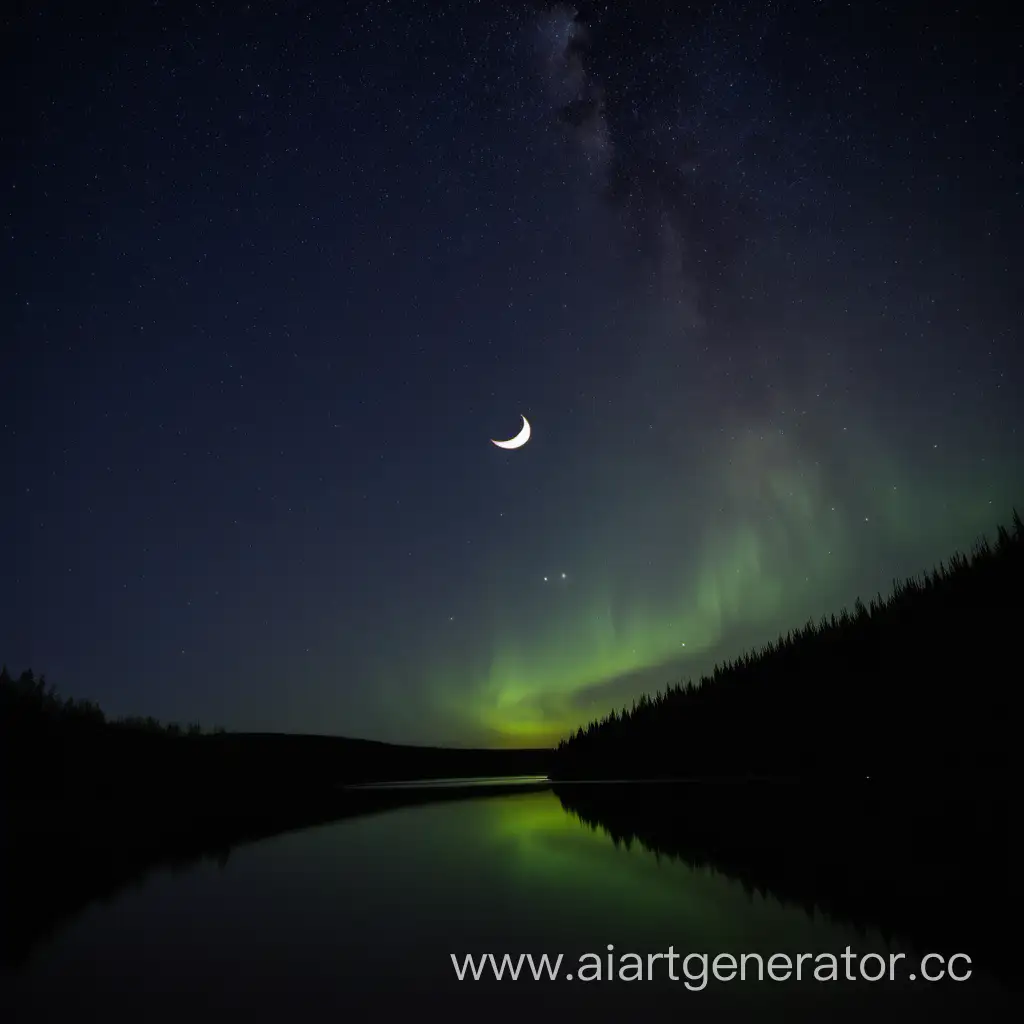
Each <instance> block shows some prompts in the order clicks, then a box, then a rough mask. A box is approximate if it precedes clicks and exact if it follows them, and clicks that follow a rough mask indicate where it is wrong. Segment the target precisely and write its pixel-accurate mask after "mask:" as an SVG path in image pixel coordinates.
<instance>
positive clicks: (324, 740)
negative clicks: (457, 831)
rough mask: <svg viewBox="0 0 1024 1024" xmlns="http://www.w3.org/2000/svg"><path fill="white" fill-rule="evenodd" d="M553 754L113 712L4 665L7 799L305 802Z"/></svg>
mask: <svg viewBox="0 0 1024 1024" xmlns="http://www.w3.org/2000/svg"><path fill="white" fill-rule="evenodd" d="M552 754H553V751H552V750H550V749H549V750H472V749H455V748H452V749H447V748H440V747H414V746H402V745H400V744H391V743H380V742H376V741H373V740H359V739H350V738H348V737H343V736H310V735H288V734H284V733H243V732H228V731H225V730H224V729H223V728H221V727H217V728H214V729H212V730H206V729H203V728H202V727H201V726H200V725H199V724H198V723H195V724H192V725H188V726H180V725H177V724H169V725H164V724H162V723H160V722H159V721H157V720H156V719H155V718H119V719H108V718H107V716H106V715H105V714H104V713H103V711H102V709H101V708H100V707H99V706H98V705H97V704H95V703H93V702H92V701H85V700H75V699H71V698H62V697H61V696H59V695H58V693H57V692H56V690H55V689H54V688H53V687H52V686H49V685H48V684H47V682H46V680H45V677H43V676H39V677H37V676H36V675H35V674H34V673H33V672H32V671H31V670H26V671H24V672H22V673H21V674H20V675H19V676H18V677H17V678H14V677H12V675H11V674H10V673H9V672H8V671H7V670H6V669H4V670H3V671H2V672H0V798H5V797H6V798H7V799H15V800H18V801H21V802H24V801H25V800H36V799H38V798H43V799H47V800H49V799H51V798H62V797H70V798H72V799H74V800H82V799H83V798H88V797H102V798H107V797H113V798H115V799H116V798H123V797H126V796H132V797H133V798H139V797H141V798H142V799H144V800H146V801H147V802H150V803H152V802H154V801H156V804H155V806H164V805H162V804H160V802H159V801H158V799H157V798H159V797H166V798H173V799H174V800H176V801H178V800H179V799H184V800H185V801H186V802H187V803H188V805H189V806H190V807H199V806H202V807H203V808H205V809H206V810H212V811H215V812H216V813H217V814H228V813H230V812H231V809H232V808H233V807H235V806H236V805H237V803H238V801H240V800H242V801H248V800H249V799H250V795H251V794H254V793H258V794H260V799H263V800H266V799H268V798H270V797H271V796H273V797H275V798H280V799H284V800H287V801H291V802H294V801H296V800H297V799H298V795H299V794H300V793H301V794H305V795H309V794H312V793H320V794H330V793H333V792H334V791H335V790H336V789H337V787H338V786H339V785H344V784H349V783H364V782H386V781H401V780H406V779H439V778H457V777H459V778H469V777H477V776H479V777H497V776H515V775H545V774H546V773H547V770H548V764H549V761H550V758H551V756H552ZM179 807H180V803H179Z"/></svg>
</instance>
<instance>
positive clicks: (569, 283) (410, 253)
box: [0, 0, 1024, 746]
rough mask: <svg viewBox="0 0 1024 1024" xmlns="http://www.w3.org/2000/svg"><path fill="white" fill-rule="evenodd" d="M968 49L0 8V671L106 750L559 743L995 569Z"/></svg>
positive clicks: (975, 130)
mask: <svg viewBox="0 0 1024 1024" xmlns="http://www.w3.org/2000/svg"><path fill="white" fill-rule="evenodd" d="M997 11H998V8H997V7H996V6H995V5H994V4H993V5H990V6H987V5H986V4H985V3H982V4H981V5H971V6H970V7H965V8H963V9H962V10H959V11H957V10H955V9H954V8H953V7H952V6H951V5H942V4H938V5H937V4H933V3H927V4H925V3H920V4H918V3H914V2H910V3H901V4H896V5H889V4H885V3H878V4H846V3H832V2H817V3H806V2H795V3H787V4H777V5H773V4H752V5H730V4H727V3H715V4H695V5H680V4H669V3H664V4H660V3H655V2H651V3H644V4H611V3H606V4H596V5H591V4H584V3H581V4H580V5H579V6H578V7H577V8H572V7H569V6H565V5H562V4H551V3H545V2H540V0H538V2H535V3H515V4H508V3H497V2H495V3H490V2H487V3H485V2H468V0H454V2H451V3H447V4H439V3H436V2H433V0H424V2H421V3H413V2H400V0H394V2H391V3H367V4H364V5H357V4H316V3H307V2H303V3H299V2H295V0H279V2H275V3H273V4H270V3H267V4H259V3H250V4H244V5H243V4H235V3H225V4H220V3H217V4H186V3H170V2H164V3H161V2H156V3H151V4H139V3H132V4H123V5H111V4H105V3H102V2H99V3H95V4H60V3H55V4H46V5H43V4H35V3H26V4H21V5H18V6H17V7H16V8H15V11H14V13H11V12H8V13H7V14H5V15H3V17H4V19H5V22H4V24H3V28H2V31H0V39H2V40H3V42H2V43H0V46H2V56H0V68H3V70H2V72H0V77H2V79H3V85H4V94H5V95H6V96H7V97H8V106H7V112H6V116H5V125H4V131H3V154H4V156H3V160H2V161H0V170H2V179H0V187H2V190H3V206H2V211H0V212H2V223H3V239H4V245H3V250H4V256H3V259H4V266H3V277H4V284H5V287H4V288H3V289H2V291H0V301H2V303H3V311H4V315H3V320H2V321H0V323H2V324H3V328H2V331H3V334H4V336H5V340H4V341H3V344H2V357H0V380H2V383H3V391H2V400H0V465H2V466H3V484H2V489H0V496H2V497H0V536H2V538H3V541H4V543H3V544H2V546H0V582H2V586H0V660H2V661H6V662H7V664H8V665H9V666H10V668H11V669H12V670H14V671H20V670H21V669H22V668H25V667H28V666H31V667H32V668H33V669H34V670H35V671H36V672H37V673H39V672H43V673H45V674H46V677H47V679H48V680H49V681H50V682H51V683H53V684H54V685H55V686H57V688H58V689H59V690H60V691H61V692H62V693H64V694H66V695H71V696H77V697H85V698H90V699H94V700H96V701H98V702H99V703H100V704H101V705H102V706H103V707H104V709H105V710H106V711H107V712H108V714H113V715H124V714H142V715H150V714H151V715H155V716H157V717H159V718H161V719H165V720H176V721H194V720H198V721H200V722H202V723H204V724H205V725H210V726H212V725H216V724H220V725H224V726H226V727H227V728H230V729H258V730H275V731H277V730H287V731H299V732H319V733H334V734H340V735H351V736H363V737H369V738H373V739H383V740H390V741H399V742H417V743H419V742H423V743H444V744H457V745H498V746H529V745H535V744H541V743H544V744H546V743H554V742H556V741H557V740H558V738H559V737H561V736H563V735H566V734H567V733H568V732H569V731H570V730H574V729H575V728H576V727H577V726H578V725H580V724H582V723H584V722H586V721H587V720H589V719H590V718H592V717H595V716H597V715H603V714H605V713H606V712H607V711H609V710H610V709H611V708H612V707H613V706H615V707H621V706H622V705H623V704H627V703H629V702H631V701H632V699H633V697H634V696H636V695H638V694H640V693H642V692H645V691H648V692H649V691H653V690H657V689H661V688H663V687H664V686H665V685H666V684H671V683H674V682H677V681H680V680H685V679H687V678H690V677H694V678H696V677H698V676H699V675H700V674H701V673H702V672H703V671H705V670H707V669H709V668H710V667H712V666H713V664H714V663H715V662H716V661H720V660H722V659H725V658H731V657H734V656H735V655H737V654H739V653H741V652H743V651H744V650H746V649H748V648H749V647H750V646H751V645H755V644H760V643H763V642H764V641H766V640H768V639H771V638H773V637H775V636H777V635H778V633H779V632H780V630H781V631H785V630H787V629H789V628H790V627H793V626H797V625H800V624H802V623H803V622H804V621H806V619H807V618H808V617H809V616H814V617H815V618H817V617H818V616H820V615H821V614H822V613H825V612H832V611H837V610H838V609H839V608H841V607H842V606H843V605H847V606H850V605H852V603H853V600H854V598H855V597H857V596H858V595H860V596H863V597H864V598H865V599H867V598H870V597H871V596H874V595H875V594H876V593H877V592H878V591H882V592H883V593H884V592H887V591H888V589H889V587H890V586H891V583H892V580H893V578H894V577H898V576H904V575H906V574H912V573H917V572H919V571H921V570H924V569H926V568H930V567H931V566H932V565H934V564H935V563H936V562H937V561H938V560H939V559H941V558H944V557H946V556H947V555H948V554H949V553H950V552H951V551H952V550H954V549H956V548H963V547H967V546H969V545H970V544H971V543H972V542H973V540H974V539H975V538H976V537H977V536H978V535H979V534H981V533H982V532H986V531H987V532H992V531H994V528H995V526H996V525H997V524H999V523H1001V522H1006V521H1007V520H1008V519H1009V516H1010V514H1011V512H1012V509H1013V507H1014V505H1015V504H1016V505H1018V506H1020V505H1021V502H1020V499H1021V493H1022V488H1021V486H1020V485H1021V482H1022V481H1024V474H1022V473H1021V469H1022V462H1024V455H1022V447H1021V426H1022V422H1021V421H1022V413H1021V410H1020V408H1019V407H1018V406H1017V402H1016V401H1015V399H1016V398H1017V396H1019V393H1020V390H1021V385H1022V382H1024V355H1022V351H1024V349H1022V346H1021V344H1020V323H1021V321H1020V298H1019V295H1018V294H1016V291H1017V290H1018V288H1019V282H1020V280H1021V259H1020V239H1021V237H1022V234H1024V216H1022V212H1021V210H1022V207H1021V185H1022V157H1024V147H1022V145H1021V135H1020V134H1019V127H1017V126H1019V125H1020V124H1021V123H1024V103H1022V95H1021V84H1020V77H1019V66H1020V58H1021V43H1020V34H1019V30H1018V29H1017V28H1015V26H1014V25H1013V24H1012V23H1011V22H1010V21H1009V20H1007V21H1006V22H1005V23H1003V22H1001V21H1000V17H1001V16H1000V15H999V14H998V13H997ZM1005 17H1006V18H1007V19H1009V18H1010V17H1011V15H1009V14H1007V15H1006V16H1005ZM1015 282H1016V284H1017V286H1018V288H1015ZM521 415H525V416H527V417H528V419H529V420H530V423H531V425H532V428H533V436H532V438H531V439H530V441H529V442H528V444H526V445H525V446H524V447H522V448H520V449H518V450H514V451H506V450H501V449H499V448H497V447H495V446H494V445H493V444H491V439H501V438H507V437H511V436H512V435H514V434H515V433H516V432H517V430H518V429H519V426H520V424H521V419H520V416H521Z"/></svg>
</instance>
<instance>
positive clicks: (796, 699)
mask: <svg viewBox="0 0 1024 1024" xmlns="http://www.w3.org/2000/svg"><path fill="white" fill-rule="evenodd" d="M1022 613H1024V523H1022V522H1021V518H1020V516H1019V515H1018V514H1017V513H1016V512H1014V514H1013V520H1012V530H1008V529H1006V528H1005V527H999V529H998V532H997V535H996V541H995V543H994V544H991V543H990V542H989V541H988V539H982V540H981V541H980V542H979V543H978V544H976V545H975V547H974V549H973V551H972V553H971V555H970V556H965V555H963V554H961V553H957V554H954V555H953V556H952V557H951V558H950V559H949V560H948V561H947V562H946V563H944V564H940V565H939V566H938V567H937V568H936V569H935V570H934V571H933V572H931V573H930V574H926V575H923V576H921V577H919V578H911V579H906V580H904V581H902V582H899V581H897V582H895V583H894V586H893V590H892V593H891V595H890V596H889V597H888V598H883V597H882V595H881V594H879V595H878V596H877V597H876V598H875V599H873V600H872V601H871V602H870V603H869V604H867V605H865V604H864V603H863V601H861V600H860V599H859V598H858V599H857V601H856V603H855V604H854V607H853V610H852V611H848V610H847V609H843V610H842V611H841V612H840V613H839V614H838V615H835V614H833V615H831V616H826V617H823V618H822V619H821V620H820V621H818V622H813V621H811V622H808V623H807V624H806V625H805V626H804V627H803V628H802V629H798V630H795V631H791V632H790V633H788V634H786V635H785V636H780V637H779V638H778V640H776V641H775V642H772V643H768V644H766V645H765V646H764V647H762V648H761V649H760V650H757V651H753V652H750V653H748V654H745V655H743V656H742V657H740V658H738V659H737V660H735V661H733V662H728V663H725V664H723V665H719V666H716V668H715V669H714V671H713V673H712V674H711V675H710V676H704V677H702V678H701V679H700V681H699V682H697V683H694V682H692V681H690V682H688V683H686V684H685V685H683V684H679V685H676V686H672V687H669V688H667V689H666V690H665V691H664V692H662V693H658V694H656V695H654V696H652V697H648V696H646V695H645V696H643V697H641V698H640V699H639V700H637V701H635V702H634V703H633V706H632V707H631V708H623V709H622V711H621V712H618V711H612V712H611V713H610V714H609V715H608V716H606V717H605V718H603V719H601V720H598V721H594V722H591V723H590V724H589V725H587V726H586V727H585V728H580V729H579V730H578V731H577V732H576V734H575V735H573V736H571V737H569V738H568V739H566V740H563V741H562V742H561V743H560V744H559V746H558V749H557V751H556V754H555V758H554V762H553V770H552V773H551V775H552V778H562V779H582V778H605V779H607V778H627V779H628V778H632V779H637V778H693V777H705V778H706V777H722V778H726V777H737V776H739V777H795V778H800V777H813V776H819V775H821V774H828V775H836V776H850V777H858V776H859V777H863V776H865V775H886V774H912V775H919V774H922V773H932V774H934V773H952V774H958V775H987V776H991V775H992V773H1000V772H1004V771H1006V770H1007V769H1008V768H1009V751H1010V740H1011V736H1010V729H1011V727H1012V719H1011V715H1010V709H1011V707H1012V706H1013V705H1014V704H1015V703H1016V701H1015V700H1014V698H1015V696H1016V694H1015V692H1014V691H1015V690H1016V689H1017V688H1018V687H1019V685H1020V682H1019V681H1020V679H1021V678H1022V672H1021V662H1022V656H1021V650H1020V640H1019V637H1020V631H1021V629H1022V627H1024V614H1022Z"/></svg>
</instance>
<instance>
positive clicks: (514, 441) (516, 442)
mask: <svg viewBox="0 0 1024 1024" xmlns="http://www.w3.org/2000/svg"><path fill="white" fill-rule="evenodd" d="M519 415H520V416H523V414H522V413H520V414H519ZM529 440H530V421H529V420H528V419H527V418H526V417H525V416H523V428H522V430H520V431H519V433H518V434H516V436H515V437H511V438H509V439H508V440H507V441H494V440H492V441H491V444H493V445H496V446H497V447H498V448H522V447H523V445H524V444H526V442H527V441H529Z"/></svg>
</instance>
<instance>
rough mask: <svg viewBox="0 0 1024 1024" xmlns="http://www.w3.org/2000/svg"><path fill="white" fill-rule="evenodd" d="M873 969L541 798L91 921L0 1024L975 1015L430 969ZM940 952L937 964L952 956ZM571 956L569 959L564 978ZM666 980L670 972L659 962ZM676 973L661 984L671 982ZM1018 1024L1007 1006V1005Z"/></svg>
mask: <svg viewBox="0 0 1024 1024" xmlns="http://www.w3.org/2000/svg"><path fill="white" fill-rule="evenodd" d="M609 943H611V944H612V945H614V947H615V949H614V954H615V955H616V956H618V954H619V953H625V952H638V953H641V954H644V955H646V954H647V953H650V952H659V951H666V950H667V949H668V948H669V947H670V946H672V947H674V949H675V950H676V951H677V952H679V953H680V954H686V953H689V952H694V951H697V952H707V953H709V954H710V955H711V956H713V955H715V954H717V953H719V952H731V953H734V954H740V953H743V952H760V953H762V954H763V955H764V956H765V957H767V955H769V954H771V953H777V952H784V953H790V954H791V955H795V954H797V953H800V952H811V953H819V952H833V953H836V954H838V953H841V952H842V951H843V950H844V949H845V947H847V946H851V947H852V948H853V949H854V950H855V951H860V952H869V951H875V952H880V953H883V954H885V953H887V952H888V951H889V950H890V948H891V949H893V950H897V949H898V947H896V946H892V947H890V946H888V945H887V944H886V943H885V942H884V941H883V939H882V938H881V936H879V935H877V934H870V933H869V934H859V933H857V932H856V931H853V930H850V929H846V928H844V927H842V926H840V925H837V924H834V923H831V922H829V921H827V920H824V919H821V918H812V917H810V916H808V915H807V914H806V913H805V912H803V911H801V910H798V909H794V908H792V907H786V906H783V905H781V904H779V903H778V902H776V901H775V900H774V899H772V898H770V897H765V896H761V895H758V894H754V895H750V894H748V893H747V892H745V891H744V889H743V887H742V886H741V885H739V884H737V883H734V882H732V881H730V880H728V879H727V878H725V877H723V876H721V875H718V874H716V873H714V872H711V871H708V870H704V869H701V870H692V869H690V868H688V867H687V866H686V865H684V864H681V863H678V862H674V861H669V860H666V859H664V858H659V857H656V856H655V855H654V854H652V853H649V852H647V851H645V850H643V849H642V848H638V847H636V846H634V847H633V848H631V849H626V848H624V847H622V846H616V845H615V844H614V843H613V842H612V841H611V840H610V839H609V838H608V836H607V835H606V834H605V833H604V832H603V831H602V830H600V829H597V830H594V829H591V828H590V827H589V826H587V825H583V824H581V823H580V821H579V820H578V819H577V818H576V817H575V816H574V815H572V814H570V813H568V812H566V811H565V810H564V809H563V807H562V805H561V803H560V802H559V800H558V799H557V797H556V796H555V795H554V794H553V793H552V792H551V791H549V790H541V791H537V792H532V793H526V794H514V795H512V794H510V795H504V794H502V795H497V796H494V795H492V796H488V797H483V798H470V799H465V800H458V801H449V802H443V803H437V804H426V805H422V806H416V807H409V808H402V809H399V810H391V811H387V812H384V813H379V814H372V815H367V816H364V817H360V818H356V819H350V820H345V821H340V822H337V823H334V824H330V825H324V826H320V827H316V828H312V829H309V830H306V831H303V832H297V833H291V834H287V835H283V836H279V837H276V838H272V839H268V840H264V841H262V842H259V843H255V844H252V845H249V846H243V847H240V848H237V849H235V850H233V851H232V852H231V854H230V856H229V857H228V859H227V860H226V862H224V863H223V864H217V863H215V862H211V861H206V862H201V863H199V864H196V865H194V866H191V867H188V868H185V869H182V870H180V871H178V872H171V871H168V870H163V871H159V870H158V871H156V872H154V873H152V874H151V875H149V876H148V877H147V878H146V879H145V880H144V881H143V882H142V883H141V884H139V885H137V886H135V887H134V888H131V889H129V890H127V891H123V892H121V893H119V894H118V895H116V896H115V897H113V898H112V899H111V900H109V901H108V902H106V903H99V904H94V905H93V906H91V907H89V908H88V909H87V910H86V911H85V912H84V913H82V914H81V915H80V916H79V917H78V918H77V919H76V920H74V921H73V922H71V923H70V924H69V925H68V926H67V927H65V928H64V929H63V930H61V931H60V932H59V933H58V934H57V935H56V936H54V937H53V938H52V939H51V940H50V941H49V942H47V943H46V944H45V945H44V946H42V947H41V948H40V949H39V950H38V951H37V952H36V954H35V955H34V957H33V958H32V960H31V961H30V962H29V963H28V964H27V965H26V966H25V967H23V968H21V969H20V970H19V971H17V972H15V973H8V974H7V975H5V976H4V977H3V978H2V988H0V991H2V996H3V1004H2V1005H0V1011H2V1012H3V1016H4V1019H5V1020H12V1021H13V1020H26V1021H28V1020H54V1021H57V1020H76V1019H82V1020H96V1021H104V1022H110V1021H122V1020H123V1021H136V1022H140V1024H141V1022H147V1021H155V1020H161V1021H163V1020H168V1021H171V1020H173V1021H205V1020H285V1021H287V1020H292V1021H303V1020H334V1021H340V1020H356V1021H358V1020H377V1019H381V1020H390V1019H397V1020H402V1019H405V1020H408V1019H421V1018H424V1019H426V1018H430V1019H433V1017H434V1016H436V1015H437V1014H443V1015H444V1016H443V1019H446V1020H463V1019H464V1020H498V1019H509V1020H512V1019H515V1020H519V1021H521V1020H522V1019H523V1016H522V1015H523V1014H524V1013H529V1014H532V1015H533V1017H534V1018H535V1019H536V1020H562V1019H565V1018H567V1019H569V1020H575V1019H576V1016H577V1015H580V1016H581V1017H582V1015H584V1014H585V1015H586V1019H588V1020H594V1019H598V1020H622V1021H633V1020H635V1021H649V1020H673V1021H682V1020H769V1019H770V1020H786V1021H789V1020H794V1019H807V1020H822V1021H824V1020H834V1019H839V1020H866V1019H873V1018H874V1017H875V1016H878V1015H879V1014H881V1015H882V1019H897V1016H898V1018H899V1019H903V1018H905V1017H907V1018H908V1019H909V1017H910V1015H912V1019H914V1020H940V1019H941V1020H964V1021H967V1020H981V1019H984V1020H987V1021H988V1020H997V1019H1003V1018H1004V1017H1005V1019H1010V1017H1009V1013H1010V1011H1011V1010H1012V1009H1013V1008H1014V1007H1013V1005H1012V1002H1010V1001H1009V1000H1008V997H1007V996H1006V994H1005V993H1003V992H1002V991H1001V990H1000V989H999V988H998V986H996V985H995V984H994V983H989V982H986V980H985V979H984V978H983V977H977V978H972V979H971V980H970V981H968V982H965V983H962V984H959V985H958V984H956V983H952V982H946V983H940V984H935V985H927V984H923V983H921V982H918V983H917V984H912V983H909V982H904V983H902V984H894V983H890V982H885V981H880V982H876V983H874V984H867V983H865V982H860V983H854V984H850V983H843V982H834V983H823V982H817V983H815V982H813V981H810V982H809V981H803V982H800V983H776V982H771V981H768V980H765V981H761V982H758V981H756V980H748V981H746V982H741V981H738V980H737V981H733V982H729V983H722V982H716V981H715V980H714V979H712V980H710V981H709V982H708V985H707V988H705V989H704V990H703V991H688V990H687V989H686V987H685V985H684V980H685V979H684V980H680V981H675V982H673V981H671V980H669V979H668V978H667V976H666V975H667V971H666V969H665V968H664V961H662V967H661V969H660V971H659V973H660V975H661V977H660V978H658V979H657V980H655V981H637V982H622V981H617V982H607V981H602V982H596V981H594V982H581V981H579V980H578V979H574V980H573V981H571V982H569V981H565V980H559V981H539V982H538V981H533V980H532V979H526V980H523V979H521V980H519V981H517V982H513V981H507V980H506V981H501V982H496V981H493V980H491V981H489V982H487V981H480V982H472V981H466V982H461V983H460V982H459V981H457V979H456V977H455V972H454V970H453V967H452V963H451V956H450V954H452V953H455V954H457V955H458V956H459V958H460V960H461V958H462V957H463V956H464V955H465V954H467V953H473V954H480V953H484V952H493V953H495V954H499V955H500V954H503V953H506V952H507V953H512V954H514V955H516V956H518V954H520V953H524V952H531V953H533V954H535V955H537V954H540V953H545V952H546V953H548V954H550V955H551V956H552V958H554V957H555V956H556V955H557V954H558V953H562V954H564V961H563V963H564V966H563V969H562V970H563V973H564V972H568V971H570V970H572V969H573V967H575V966H576V963H577V961H578V957H579V955H580V954H581V953H584V952H599V953H601V954H602V956H603V957H607V946H608V944H609ZM940 952H945V953H952V952H957V951H956V950H944V951H940ZM570 961H571V962H570ZM680 964H681V961H680ZM677 973H678V974H679V975H680V977H682V968H681V966H680V967H679V968H677ZM1016 1009H1017V1011H1018V1012H1019V1009H1020V1007H1019V1006H1017V1007H1016Z"/></svg>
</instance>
